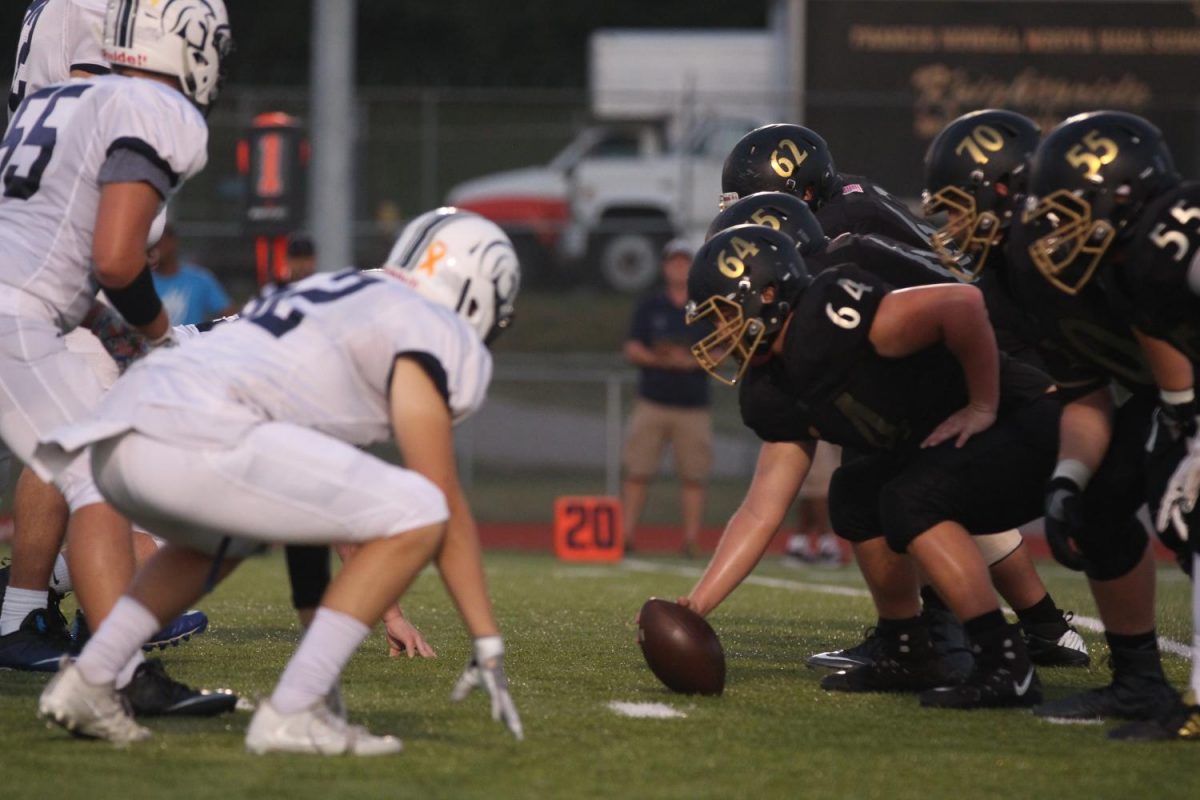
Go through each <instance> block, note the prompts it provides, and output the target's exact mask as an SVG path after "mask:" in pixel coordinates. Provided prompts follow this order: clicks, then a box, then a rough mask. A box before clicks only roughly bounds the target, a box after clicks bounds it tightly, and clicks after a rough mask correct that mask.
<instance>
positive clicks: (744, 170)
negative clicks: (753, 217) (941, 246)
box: [720, 123, 936, 249]
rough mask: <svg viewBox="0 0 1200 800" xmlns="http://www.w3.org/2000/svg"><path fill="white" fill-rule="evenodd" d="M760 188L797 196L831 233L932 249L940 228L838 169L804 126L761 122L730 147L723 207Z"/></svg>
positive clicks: (877, 188)
mask: <svg viewBox="0 0 1200 800" xmlns="http://www.w3.org/2000/svg"><path fill="white" fill-rule="evenodd" d="M756 192H786V193H788V194H792V195H795V196H796V197H799V198H800V199H801V200H803V201H804V202H805V203H808V205H809V207H810V208H811V209H812V210H813V213H814V214H816V215H817V220H818V221H819V222H820V223H821V228H822V229H823V230H824V231H825V233H826V234H828V235H829V236H831V237H837V236H840V235H841V234H843V233H869V234H875V235H878V236H886V237H888V238H889V239H893V240H895V241H897V242H903V243H904V244H907V245H909V246H911V247H917V248H921V249H928V247H929V240H930V237H931V236H932V235H933V234H934V232H935V230H936V229H935V228H934V227H933V226H932V225H930V224H929V223H928V222H926V221H925V220H923V219H921V218H920V217H918V216H917V215H915V214H913V213H912V212H911V211H909V210H908V207H907V206H905V205H904V203H902V202H901V201H899V200H897V199H896V198H895V197H893V196H892V195H891V194H890V193H889V192H888V191H887V190H886V189H884V188H883V187H882V186H880V185H879V184H877V183H875V182H874V181H872V180H869V179H867V178H864V177H862V176H861V175H846V174H843V173H840V172H838V171H837V168H836V167H835V166H834V163H833V154H832V153H831V152H830V150H829V145H828V144H826V143H825V140H824V139H822V138H821V136H820V135H819V134H818V133H817V132H816V131H814V130H811V129H809V128H805V127H803V126H801V125H791V124H788V123H775V124H772V125H763V126H762V127H759V128H755V129H754V130H752V131H750V132H749V133H747V134H746V135H745V136H743V137H742V138H741V139H740V140H739V141H738V143H737V144H735V145H734V146H733V149H732V150H730V151H729V155H728V156H727V157H726V159H725V165H724V167H723V168H722V171H721V204H720V205H721V208H722V209H724V208H725V207H726V206H727V205H729V204H731V203H733V202H734V201H736V200H737V199H738V198H740V197H746V196H747V195H751V194H754V193H756Z"/></svg>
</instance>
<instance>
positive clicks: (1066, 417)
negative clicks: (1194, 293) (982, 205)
mask: <svg viewBox="0 0 1200 800" xmlns="http://www.w3.org/2000/svg"><path fill="white" fill-rule="evenodd" d="M1177 181H1178V176H1177V173H1176V171H1175V167H1174V163H1173V161H1172V158H1171V154H1170V152H1169V150H1168V148H1167V146H1166V143H1165V142H1164V141H1163V138H1162V135H1161V133H1160V132H1159V131H1158V129H1157V128H1155V127H1154V126H1153V125H1151V124H1150V123H1148V122H1147V121H1146V120H1144V119H1142V118H1140V117H1137V116H1135V115H1133V114H1126V113H1122V112H1112V111H1105V112H1093V113H1089V114H1082V115H1079V116H1076V117H1072V118H1070V119H1068V120H1066V121H1065V122H1063V123H1061V124H1060V125H1059V126H1057V127H1056V128H1055V129H1054V130H1053V131H1051V132H1050V133H1049V134H1048V135H1047V136H1046V137H1045V138H1044V139H1043V140H1042V142H1041V144H1039V145H1038V148H1037V150H1036V151H1035V153H1034V156H1033V158H1032V160H1031V162H1030V167H1029V198H1028V199H1027V201H1026V206H1025V210H1024V211H1023V212H1022V214H1021V215H1020V218H1019V219H1017V220H1015V221H1014V222H1013V225H1012V229H1011V231H1010V233H1009V236H1010V239H1011V241H1010V243H1009V247H1008V258H1007V266H1006V273H1007V275H1008V278H1009V280H1008V283H1009V285H1010V286H1011V287H1012V290H1013V291H1014V293H1015V296H1016V297H1017V298H1018V301H1019V303H1020V306H1021V307H1022V308H1024V309H1026V310H1027V311H1028V313H1029V314H1030V315H1031V316H1032V317H1033V318H1035V319H1036V320H1037V321H1038V323H1039V324H1040V331H1039V334H1040V338H1039V341H1038V345H1039V349H1040V350H1041V352H1042V355H1043V357H1044V359H1045V363H1046V366H1047V369H1048V370H1049V372H1050V374H1051V376H1052V377H1053V378H1054V381H1055V383H1056V384H1057V386H1058V390H1059V391H1058V395H1059V399H1060V401H1061V402H1062V404H1063V409H1062V415H1061V421H1060V424H1059V444H1058V462H1057V465H1056V466H1055V468H1054V473H1053V477H1052V480H1051V481H1050V482H1049V484H1048V486H1047V489H1046V504H1045V532H1046V540H1047V543H1048V544H1049V545H1050V548H1051V551H1052V552H1053V554H1054V557H1055V558H1056V559H1057V560H1058V561H1059V562H1060V563H1062V564H1064V565H1066V566H1068V567H1071V568H1072V569H1077V570H1083V572H1084V573H1085V574H1086V575H1087V578H1088V583H1089V585H1090V588H1091V591H1092V595H1093V597H1094V598H1095V600H1096V606H1097V608H1098V610H1099V614H1100V618H1101V619H1102V620H1103V622H1104V627H1105V639H1106V640H1107V642H1108V646H1109V650H1110V652H1111V658H1110V661H1109V663H1110V666H1111V668H1112V681H1111V682H1110V683H1109V684H1108V685H1107V686H1104V687H1101V688H1097V689H1091V690H1088V691H1085V692H1082V693H1079V694H1075V695H1071V696H1068V697H1065V698H1060V699H1057V700H1052V701H1050V702H1047V703H1045V704H1043V705H1041V706H1039V707H1038V708H1037V709H1035V713H1036V714H1038V715H1040V716H1043V717H1053V718H1067V719H1098V718H1104V717H1116V718H1127V719H1146V718H1151V717H1154V716H1156V715H1157V714H1158V712H1159V711H1161V709H1163V708H1164V707H1167V706H1169V705H1173V704H1174V703H1175V702H1176V696H1175V692H1174V691H1173V690H1172V689H1171V687H1170V686H1169V685H1168V684H1167V681H1166V678H1165V677H1164V675H1163V672H1162V665H1161V661H1160V657H1159V652H1158V643H1157V637H1156V634H1155V626H1154V581H1155V567H1154V557H1153V553H1152V551H1151V548H1150V546H1149V544H1150V543H1149V539H1148V535H1147V532H1146V530H1145V528H1144V527H1143V525H1142V523H1141V522H1140V521H1139V520H1138V518H1137V510H1138V509H1139V508H1140V506H1141V505H1142V504H1143V503H1144V502H1145V501H1146V498H1147V471H1146V462H1145V456H1144V447H1145V445H1146V443H1147V441H1148V439H1149V436H1150V431H1151V428H1152V422H1153V415H1154V410H1155V406H1156V405H1157V404H1158V390H1157V387H1156V385H1155V380H1154V374H1153V372H1152V370H1151V369H1150V367H1149V365H1148V364H1147V363H1146V360H1145V358H1144V357H1143V354H1142V348H1141V347H1140V346H1139V342H1138V339H1137V335H1136V333H1135V331H1134V330H1133V329H1132V328H1131V326H1130V323H1129V321H1128V319H1127V318H1125V317H1123V316H1122V315H1121V314H1120V313H1118V311H1117V310H1116V309H1115V308H1114V307H1113V305H1112V304H1111V302H1110V301H1109V299H1108V298H1106V297H1105V294H1104V291H1103V288H1102V286H1101V285H1100V283H1099V282H1097V281H1094V280H1092V278H1093V276H1094V275H1095V274H1096V272H1097V270H1099V269H1100V267H1101V265H1102V263H1104V262H1105V261H1106V260H1108V259H1112V260H1117V259H1119V258H1123V257H1125V256H1126V255H1127V254H1129V253H1131V252H1136V248H1138V247H1141V246H1143V245H1141V244H1139V243H1138V242H1137V241H1136V240H1135V239H1134V238H1133V236H1132V233H1133V230H1134V225H1133V223H1134V221H1135V220H1136V219H1137V215H1138V214H1139V213H1140V212H1141V211H1142V209H1143V208H1144V207H1145V205H1146V203H1147V202H1148V201H1149V200H1150V199H1151V198H1153V197H1155V196H1156V195H1158V194H1159V193H1161V192H1162V191H1164V190H1166V189H1167V188H1169V187H1171V186H1173V185H1175V183H1176V182H1177ZM1168 397H1174V396H1173V395H1168ZM1183 416H1184V417H1186V414H1184V415H1183Z"/></svg>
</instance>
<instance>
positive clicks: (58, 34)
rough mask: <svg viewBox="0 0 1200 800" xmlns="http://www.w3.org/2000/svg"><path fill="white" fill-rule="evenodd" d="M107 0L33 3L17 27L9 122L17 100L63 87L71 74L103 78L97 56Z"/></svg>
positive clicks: (99, 55)
mask: <svg viewBox="0 0 1200 800" xmlns="http://www.w3.org/2000/svg"><path fill="white" fill-rule="evenodd" d="M107 5H108V4H107V2H106V0H33V2H31V3H30V4H29V9H28V10H27V11H26V12H25V21H24V23H23V24H22V25H21V39H20V41H19V42H18V43H17V59H16V64H15V65H14V67H13V82H12V90H11V91H10V93H9V95H8V114H9V118H10V119H11V117H12V115H13V113H14V112H16V110H17V107H18V106H20V105H21V101H22V100H24V99H25V97H27V96H28V95H31V94H33V93H34V92H36V91H37V90H38V89H42V88H44V87H46V86H51V85H53V84H56V83H62V82H63V81H65V80H67V78H69V77H71V72H72V71H73V70H82V71H84V72H90V73H92V74H95V75H103V74H105V73H107V72H108V71H109V70H108V61H107V60H106V59H105V58H104V54H103V53H102V52H101V40H102V38H103V35H104V12H105V8H106V6H107Z"/></svg>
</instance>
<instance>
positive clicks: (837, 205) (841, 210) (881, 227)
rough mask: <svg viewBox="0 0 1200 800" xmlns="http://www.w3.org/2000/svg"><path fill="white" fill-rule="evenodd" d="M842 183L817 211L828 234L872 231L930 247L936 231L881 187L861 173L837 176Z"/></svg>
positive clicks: (919, 245)
mask: <svg viewBox="0 0 1200 800" xmlns="http://www.w3.org/2000/svg"><path fill="white" fill-rule="evenodd" d="M838 177H839V180H840V182H841V186H840V187H838V188H837V189H835V190H834V193H833V196H832V197H830V198H829V199H828V200H827V201H825V203H824V204H823V205H822V206H821V208H820V209H818V210H817V221H818V222H820V223H821V227H822V228H823V229H824V230H825V235H826V236H831V237H833V236H840V235H841V234H843V233H873V234H876V235H878V236H886V237H888V238H889V239H895V240H896V241H898V242H903V243H904V244H906V245H909V246H910V247H919V248H921V249H923V250H928V249H929V237H931V236H933V234H934V233H935V232H936V231H937V228H936V227H934V226H933V225H930V224H929V223H928V222H926V221H925V220H924V219H922V218H921V217H918V216H917V215H916V214H914V213H913V212H911V211H909V210H908V206H906V205H904V203H902V202H901V201H900V200H898V199H897V198H895V197H893V196H892V195H891V194H889V193H888V192H887V191H886V190H885V189H884V188H883V187H882V186H880V185H879V184H877V183H874V182H873V181H870V180H868V179H867V178H864V177H862V176H860V175H840V176H838Z"/></svg>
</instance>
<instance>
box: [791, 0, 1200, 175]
mask: <svg viewBox="0 0 1200 800" xmlns="http://www.w3.org/2000/svg"><path fill="white" fill-rule="evenodd" d="M807 7H808V11H807V39H808V41H807V49H806V82H807V89H806V92H805V108H806V120H805V122H806V124H807V125H808V126H810V127H811V128H813V129H814V130H816V131H818V132H819V133H821V134H822V135H823V136H824V137H825V138H826V140H828V142H829V145H830V148H831V149H832V151H833V154H834V159H835V161H836V164H837V166H838V169H840V170H842V171H844V172H849V173H855V174H863V175H868V176H870V177H871V178H873V179H875V180H878V181H879V182H880V183H882V184H883V185H884V186H885V187H888V188H890V189H891V190H892V191H893V192H896V193H898V194H903V195H915V194H917V193H919V191H920V189H921V171H922V159H923V157H924V155H925V149H926V147H927V145H928V144H929V140H930V139H931V138H932V137H933V136H934V134H936V133H937V132H938V131H939V130H940V129H941V128H942V126H943V125H945V124H946V123H947V122H949V121H950V120H952V119H954V118H955V117H957V116H959V115H960V114H964V113H966V112H968V111H973V110H975V109H978V108H988V107H999V108H1010V109H1013V110H1016V111H1020V112H1022V113H1025V114H1027V115H1029V116H1031V117H1033V118H1034V119H1036V120H1038V121H1039V122H1040V123H1041V124H1042V126H1043V130H1048V129H1049V128H1050V127H1052V126H1053V125H1055V124H1056V123H1058V122H1060V121H1061V120H1062V119H1064V118H1065V117H1068V116H1070V115H1071V114H1075V113H1078V112H1081V111H1092V110H1096V109H1105V108H1107V109H1121V110H1126V111H1133V112H1135V113H1138V114H1141V115H1142V116H1144V117H1146V118H1148V119H1150V120H1151V121H1152V122H1154V123H1155V124H1156V125H1158V126H1159V127H1160V128H1161V129H1162V130H1163V132H1164V133H1165V134H1166V137H1167V141H1168V143H1169V144H1170V145H1171V148H1172V150H1173V152H1174V154H1175V158H1176V161H1177V163H1178V165H1179V167H1180V169H1181V171H1182V172H1184V174H1185V175H1189V176H1196V175H1197V166H1198V165H1200V162H1198V158H1197V150H1198V148H1200V0H1198V1H1197V2H1179V1H1174V2H1155V0H1145V1H1144V2H1103V1H1102V0H1101V1H1099V2H1098V1H1097V0H1089V1H1088V2H1083V1H1082V0H1080V1H1077V0H1058V2H1032V1H1030V0H951V1H947V0H808V4H807Z"/></svg>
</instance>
